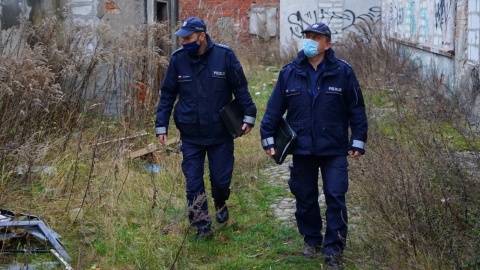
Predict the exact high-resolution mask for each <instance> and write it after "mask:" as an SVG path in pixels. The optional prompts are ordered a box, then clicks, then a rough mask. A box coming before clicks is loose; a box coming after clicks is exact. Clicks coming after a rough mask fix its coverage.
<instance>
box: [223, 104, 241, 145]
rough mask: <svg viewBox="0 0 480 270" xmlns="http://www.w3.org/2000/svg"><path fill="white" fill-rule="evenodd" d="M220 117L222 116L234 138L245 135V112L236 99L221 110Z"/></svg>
mask: <svg viewBox="0 0 480 270" xmlns="http://www.w3.org/2000/svg"><path fill="white" fill-rule="evenodd" d="M220 115H221V116H222V119H223V122H224V123H225V126H227V129H228V132H230V134H231V135H232V137H233V138H237V137H240V136H242V135H243V129H242V126H243V112H242V109H241V108H240V106H239V105H238V103H237V100H235V99H234V100H232V101H230V103H228V104H227V105H225V106H224V107H223V108H221V109H220Z"/></svg>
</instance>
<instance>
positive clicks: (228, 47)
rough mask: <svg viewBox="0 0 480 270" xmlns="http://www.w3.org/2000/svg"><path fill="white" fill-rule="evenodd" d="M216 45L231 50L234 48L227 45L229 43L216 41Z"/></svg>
mask: <svg viewBox="0 0 480 270" xmlns="http://www.w3.org/2000/svg"><path fill="white" fill-rule="evenodd" d="M215 45H217V46H218V47H222V48H225V49H229V50H231V49H232V48H230V46H227V45H225V44H222V43H215Z"/></svg>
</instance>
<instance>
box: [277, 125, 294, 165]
mask: <svg viewBox="0 0 480 270" xmlns="http://www.w3.org/2000/svg"><path fill="white" fill-rule="evenodd" d="M273 139H274V144H275V155H274V159H275V162H276V163H277V164H278V165H281V164H282V163H283V161H285V158H286V157H287V155H288V154H289V152H290V149H291V148H292V146H293V144H294V143H295V141H296V140H297V134H296V133H295V131H294V130H293V129H292V128H291V127H290V125H289V124H288V123H287V120H285V118H283V117H282V119H281V120H280V123H279V125H278V128H277V130H276V131H275V135H274V138H273Z"/></svg>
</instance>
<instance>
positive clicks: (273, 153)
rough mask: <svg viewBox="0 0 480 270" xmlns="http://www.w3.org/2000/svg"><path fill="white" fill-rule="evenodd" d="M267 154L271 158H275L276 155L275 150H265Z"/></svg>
mask: <svg viewBox="0 0 480 270" xmlns="http://www.w3.org/2000/svg"><path fill="white" fill-rule="evenodd" d="M265 153H267V155H268V156H269V157H271V158H273V156H274V155H275V148H273V147H272V148H269V149H267V150H265Z"/></svg>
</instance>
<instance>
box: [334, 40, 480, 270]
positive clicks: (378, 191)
mask: <svg viewBox="0 0 480 270" xmlns="http://www.w3.org/2000/svg"><path fill="white" fill-rule="evenodd" d="M342 45H344V46H343V47H340V49H339V50H338V55H339V56H340V57H341V58H343V59H345V60H347V61H348V62H349V63H350V64H351V65H352V66H353V68H354V70H355V71H356V73H357V75H358V77H359V79H360V82H361V86H362V89H363V92H364V95H365V96H366V100H367V102H366V103H367V110H368V115H369V123H370V131H369V138H368V146H369V147H368V150H367V153H366V155H365V156H364V157H363V158H362V159H360V160H358V161H355V162H352V164H351V165H352V167H353V168H352V183H353V185H354V187H355V191H357V192H358V193H355V194H354V195H353V196H354V197H355V196H357V198H353V200H354V202H355V203H358V204H360V205H361V208H362V209H363V210H364V211H365V212H364V213H365V215H364V220H365V222H366V223H365V224H363V226H365V227H364V228H363V230H361V231H362V232H363V233H365V234H364V235H362V236H361V237H359V238H360V239H361V242H362V245H361V246H362V248H366V250H364V256H365V257H367V258H369V260H368V262H366V265H369V267H376V268H385V267H387V268H388V267H395V268H396V269H447V268H448V269H460V268H462V269H463V268H465V269H474V268H476V267H478V265H479V258H480V256H479V253H478V251H479V250H480V249H479V247H480V246H479V244H478V243H480V238H479V235H480V234H479V232H480V226H479V225H478V224H479V215H480V211H479V208H478V205H480V182H479V181H478V179H479V176H480V174H479V170H478V168H479V165H480V155H479V153H480V152H479V148H480V145H479V144H478V134H477V133H476V132H475V130H474V129H472V127H471V126H469V125H468V121H466V115H463V114H461V113H459V112H460V111H462V109H461V104H459V103H457V100H458V99H456V98H454V97H453V98H447V97H445V96H442V95H441V94H440V93H439V89H440V86H441V82H440V81H437V80H435V78H438V77H436V76H434V74H435V70H430V72H425V67H422V68H423V69H424V70H423V72H420V69H419V67H420V66H418V63H413V62H412V60H411V59H410V57H409V55H410V53H409V50H408V48H406V47H402V46H401V45H399V44H398V43H393V42H390V41H388V40H384V39H382V38H381V35H380V34H379V33H372V35H370V36H369V37H368V39H364V38H359V37H358V36H351V37H348V38H347V39H346V40H343V43H342ZM424 74H429V75H433V76H428V77H425V76H424ZM362 253H363V252H362Z"/></svg>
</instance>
